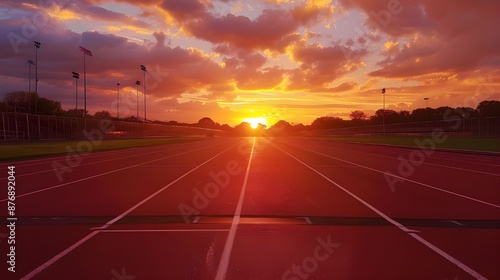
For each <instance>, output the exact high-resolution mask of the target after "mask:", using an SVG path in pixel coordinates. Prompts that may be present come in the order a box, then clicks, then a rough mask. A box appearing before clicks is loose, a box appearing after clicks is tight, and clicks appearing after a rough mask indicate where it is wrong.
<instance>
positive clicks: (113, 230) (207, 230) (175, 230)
mask: <svg viewBox="0 0 500 280" xmlns="http://www.w3.org/2000/svg"><path fill="white" fill-rule="evenodd" d="M212 231H213V232H219V231H222V232H227V231H229V229H106V230H97V232H103V233H136V232H140V233H143V232H153V233H154V232H212Z"/></svg>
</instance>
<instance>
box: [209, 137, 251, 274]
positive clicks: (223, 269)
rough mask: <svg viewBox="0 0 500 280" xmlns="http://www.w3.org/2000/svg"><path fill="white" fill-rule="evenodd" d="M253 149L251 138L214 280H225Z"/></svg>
mask: <svg viewBox="0 0 500 280" xmlns="http://www.w3.org/2000/svg"><path fill="white" fill-rule="evenodd" d="M254 147H255V137H254V138H253V143H252V150H251V151H250V158H249V159H248V165H247V169H246V172H245V179H244V180H243V186H242V187H241V192H240V197H239V199H238V205H237V206H236V211H235V213H234V217H233V222H232V224H231V229H230V230H229V233H228V235H227V239H226V244H225V245H224V251H223V252H222V256H221V259H220V262H219V268H218V269H217V275H216V276H215V280H224V279H226V274H227V269H228V267H229V260H230V259H231V251H232V250H233V244H234V238H235V236H236V230H237V229H238V224H239V223H240V216H241V208H242V207H243V199H244V198H245V191H246V189H247V183H248V175H249V174H250V166H251V163H252V158H253V152H254Z"/></svg>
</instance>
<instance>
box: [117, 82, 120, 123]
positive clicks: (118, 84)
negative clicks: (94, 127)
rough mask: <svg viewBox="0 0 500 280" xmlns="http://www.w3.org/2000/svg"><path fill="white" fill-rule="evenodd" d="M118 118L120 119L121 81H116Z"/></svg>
mask: <svg viewBox="0 0 500 280" xmlns="http://www.w3.org/2000/svg"><path fill="white" fill-rule="evenodd" d="M116 118H117V119H120V83H116Z"/></svg>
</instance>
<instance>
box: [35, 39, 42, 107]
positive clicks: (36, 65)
mask: <svg viewBox="0 0 500 280" xmlns="http://www.w3.org/2000/svg"><path fill="white" fill-rule="evenodd" d="M41 45H42V43H40V42H38V41H35V94H36V97H37V99H36V101H35V112H36V113H37V114H38V49H39V48H40V46H41Z"/></svg>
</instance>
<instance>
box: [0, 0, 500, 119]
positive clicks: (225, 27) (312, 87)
mask: <svg viewBox="0 0 500 280" xmlns="http://www.w3.org/2000/svg"><path fill="white" fill-rule="evenodd" d="M499 14H500V1H497V0H476V1H471V0H399V1H398V0H380V1H375V0H338V1H326V0H318V1H314V0H295V1H294V0H213V1H210V0H142V1H138V0H119V1H107V0H40V1H19V0H3V1H2V2H1V3H0V34H1V35H0V83H1V87H0V98H1V97H3V96H4V95H5V93H7V92H11V91H15V90H25V91H27V90H28V64H27V63H26V59H27V58H30V59H32V60H35V48H34V46H33V41H35V40H36V41H39V42H41V44H42V45H41V48H40V49H39V51H38V75H39V84H38V92H39V94H40V95H41V96H42V97H47V98H51V99H55V100H59V101H61V102H62V105H63V109H65V110H68V109H72V108H74V106H75V80H74V79H73V78H72V74H71V72H72V71H76V72H79V73H80V76H81V77H82V78H81V79H80V80H79V89H78V94H79V100H78V104H79V108H82V107H83V99H82V98H83V53H81V52H80V51H79V46H83V47H85V48H87V49H89V50H91V51H92V53H93V57H87V58H86V62H87V109H88V110H89V112H90V113H91V114H92V113H94V112H95V111H97V110H107V111H109V112H111V113H112V115H116V95H117V94H116V93H117V86H116V84H117V83H120V84H121V86H120V98H121V100H120V115H122V116H123V115H135V114H136V89H137V88H136V85H135V81H136V80H139V81H141V83H142V82H143V74H144V72H143V71H141V69H140V65H141V64H142V65H145V66H146V67H147V69H148V74H147V76H146V79H147V86H146V88H147V106H148V107H147V112H148V115H147V116H148V119H156V120H162V121H170V120H177V121H180V122H197V121H198V120H199V119H200V118H202V117H205V116H208V117H211V118H212V119H213V120H214V121H216V122H219V123H221V124H222V123H228V124H230V125H236V124H239V123H240V122H241V121H242V120H243V119H245V118H249V117H254V118H264V119H267V123H268V125H272V124H273V123H275V122H276V121H278V120H280V119H284V120H287V121H289V122H293V123H303V124H310V123H311V122H312V121H313V120H314V119H315V118H317V117H320V116H338V117H342V118H345V119H348V115H349V113H350V112H351V111H353V110H362V111H364V112H365V113H367V114H368V115H372V114H373V113H374V112H375V111H376V110H377V109H380V108H382V94H381V93H380V90H381V88H386V89H387V93H386V106H387V108H389V109H393V110H413V109H415V108H418V107H424V106H425V101H424V97H428V98H429V99H430V100H429V106H430V107H438V106H452V107H455V106H471V107H475V106H476V105H477V103H478V101H482V100H492V99H495V100H498V99H500V33H499V31H498V30H500V16H499ZM32 77H34V68H32ZM32 89H34V82H33V83H32ZM142 91H143V88H142V87H139V95H140V96H139V102H140V104H139V106H140V115H141V116H143V109H142V108H143V103H142V102H143V95H142Z"/></svg>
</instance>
